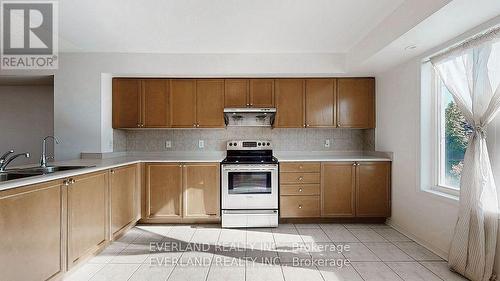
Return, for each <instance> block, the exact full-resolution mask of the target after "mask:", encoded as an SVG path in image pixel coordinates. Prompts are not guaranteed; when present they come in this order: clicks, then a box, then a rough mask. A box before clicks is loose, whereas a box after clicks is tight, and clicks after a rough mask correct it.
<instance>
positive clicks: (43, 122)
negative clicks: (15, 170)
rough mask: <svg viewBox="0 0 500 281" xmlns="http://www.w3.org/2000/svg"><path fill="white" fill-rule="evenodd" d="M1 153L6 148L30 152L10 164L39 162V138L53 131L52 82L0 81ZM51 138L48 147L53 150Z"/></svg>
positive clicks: (18, 151)
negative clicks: (4, 83)
mask: <svg viewBox="0 0 500 281" xmlns="http://www.w3.org/2000/svg"><path fill="white" fill-rule="evenodd" d="M0 104H1V108H0V154H3V153H4V152H5V151H7V150H9V149H14V150H15V151H16V153H24V152H29V153H31V158H29V159H26V158H24V157H22V158H18V159H16V160H15V162H12V164H11V165H16V164H31V163H38V161H39V159H40V154H41V143H42V139H43V138H44V137H45V136H47V135H52V134H54V87H53V86H52V85H33V86H29V85H28V86H2V85H0ZM52 147H53V145H52V142H50V145H49V151H52Z"/></svg>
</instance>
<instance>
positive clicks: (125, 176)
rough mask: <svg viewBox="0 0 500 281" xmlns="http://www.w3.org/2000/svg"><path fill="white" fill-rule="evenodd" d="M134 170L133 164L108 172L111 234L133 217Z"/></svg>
mask: <svg viewBox="0 0 500 281" xmlns="http://www.w3.org/2000/svg"><path fill="white" fill-rule="evenodd" d="M136 172H137V168H136V166H135V165H134V166H127V167H121V168H116V169H112V170H111V172H110V187H111V190H110V192H111V194H110V196H111V234H112V235H114V234H116V232H118V231H119V230H121V229H122V228H123V227H125V226H126V225H128V224H129V223H130V222H132V221H133V220H134V219H135V215H136V214H135V207H136V204H135V203H136V198H137V195H136V183H137V175H136Z"/></svg>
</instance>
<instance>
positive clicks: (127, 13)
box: [59, 0, 500, 74]
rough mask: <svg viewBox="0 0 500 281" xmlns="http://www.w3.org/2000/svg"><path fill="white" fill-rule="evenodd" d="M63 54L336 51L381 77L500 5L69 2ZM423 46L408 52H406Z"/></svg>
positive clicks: (486, 0)
mask: <svg viewBox="0 0 500 281" xmlns="http://www.w3.org/2000/svg"><path fill="white" fill-rule="evenodd" d="M59 5H60V8H59V10H60V13H59V15H60V22H59V37H60V41H59V45H60V51H61V52H104V53H163V54H194V55H196V54H224V55H231V54H234V55H238V56H241V55H247V56H248V55H250V56H251V55H259V56H262V59H264V58H265V57H266V55H269V54H277V55H284V54H291V55H298V56H302V57H304V58H307V56H308V55H321V56H323V57H324V60H325V61H326V62H327V63H328V58H329V57H331V56H332V55H333V56H335V57H338V58H339V59H340V60H341V61H343V64H345V66H343V67H342V68H343V69H344V71H343V73H345V74H353V73H373V72H376V71H381V70H384V69H387V68H389V67H391V66H394V65H396V64H397V63H400V62H402V61H404V60H407V59H410V58H412V57H415V56H418V55H422V54H424V53H425V52H427V51H429V50H432V48H435V47H436V46H440V45H442V44H444V43H445V42H446V41H447V40H451V39H453V38H456V37H457V36H459V35H461V34H462V33H464V32H466V31H467V30H470V29H473V28H474V27H477V26H478V25H479V24H481V23H484V22H487V21H490V22H491V21H498V22H500V16H498V15H500V1H499V0H474V1H472V0H147V1H137V0H85V1H82V0H63V1H60V2H59ZM409 45H416V49H414V50H411V51H405V47H406V46H409Z"/></svg>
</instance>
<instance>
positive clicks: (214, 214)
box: [207, 213, 217, 216]
mask: <svg viewBox="0 0 500 281" xmlns="http://www.w3.org/2000/svg"><path fill="white" fill-rule="evenodd" d="M207 215H209V216H217V214H216V213H210V214H207Z"/></svg>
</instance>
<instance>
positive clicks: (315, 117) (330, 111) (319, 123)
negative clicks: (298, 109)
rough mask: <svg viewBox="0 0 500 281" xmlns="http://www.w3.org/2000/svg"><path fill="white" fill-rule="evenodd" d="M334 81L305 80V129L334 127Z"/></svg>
mask: <svg viewBox="0 0 500 281" xmlns="http://www.w3.org/2000/svg"><path fill="white" fill-rule="evenodd" d="M336 81H337V80H335V79H306V82H305V88H306V90H305V95H306V102H305V104H306V106H305V113H306V127H308V128H309V127H311V128H312V127H335V126H336V123H335V91H336V85H337V83H336Z"/></svg>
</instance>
